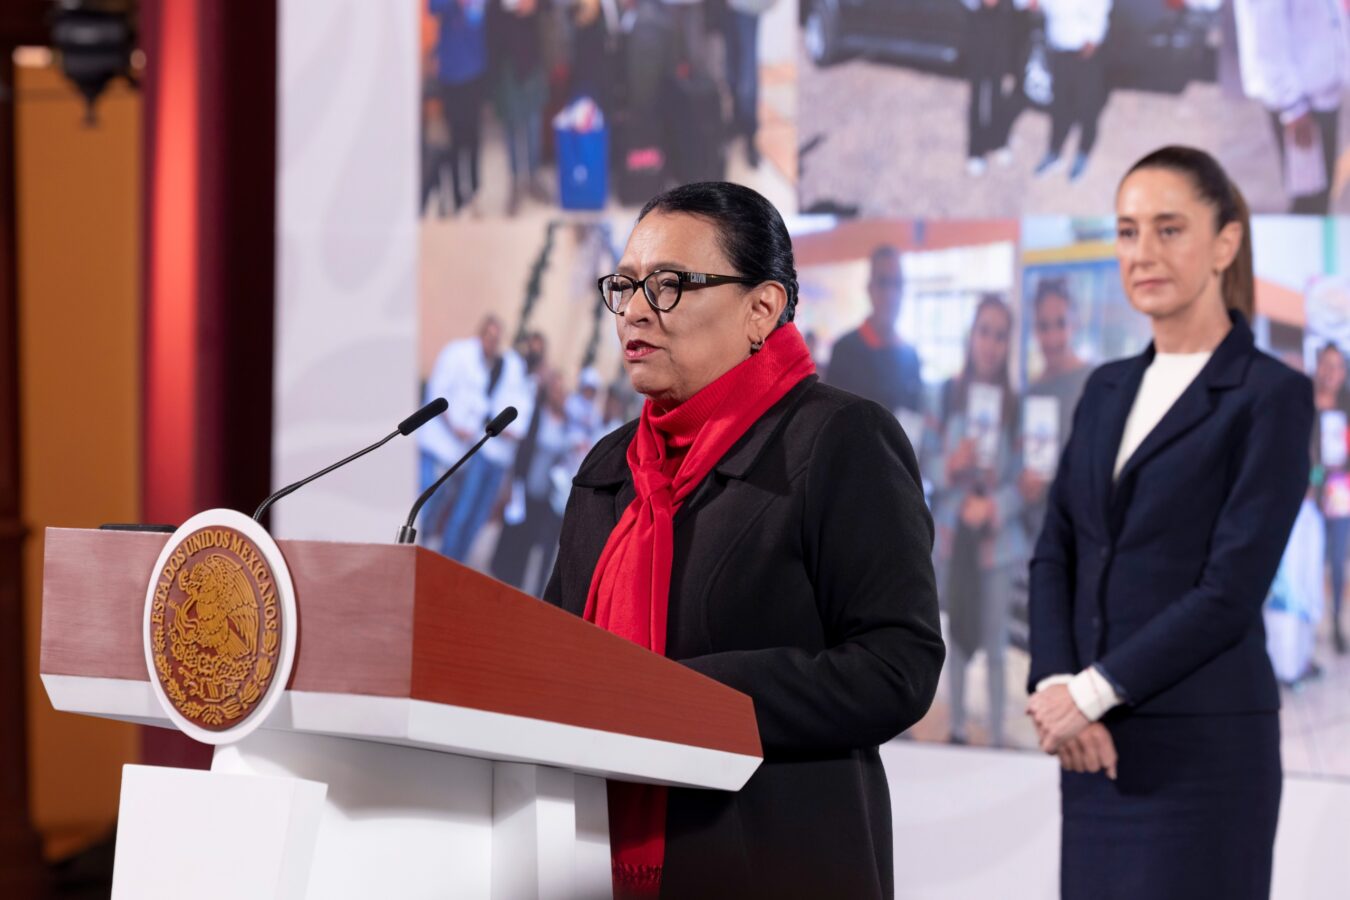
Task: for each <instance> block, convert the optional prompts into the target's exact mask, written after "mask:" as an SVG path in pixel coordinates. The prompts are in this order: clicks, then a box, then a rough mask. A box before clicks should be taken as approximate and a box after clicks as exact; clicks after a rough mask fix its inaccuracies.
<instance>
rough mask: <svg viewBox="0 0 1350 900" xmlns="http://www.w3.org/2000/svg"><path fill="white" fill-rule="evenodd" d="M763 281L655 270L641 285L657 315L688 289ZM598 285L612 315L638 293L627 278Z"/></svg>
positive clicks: (613, 278)
mask: <svg viewBox="0 0 1350 900" xmlns="http://www.w3.org/2000/svg"><path fill="white" fill-rule="evenodd" d="M761 280H762V279H758V278H742V277H741V276H739V275H709V274H708V273H706V272H675V271H672V270H670V269H657V270H656V271H655V272H652V273H651V274H650V275H648V276H647V277H646V278H644V279H642V281H641V282H640V283H641V285H642V293H643V294H645V295H646V296H647V304H648V305H649V306H651V308H652V309H654V310H656V311H657V312H670V311H671V310H672V309H674V308H675V304H677V303H679V302H680V297H682V296H684V291H685V287H686V286H688V288H689V290H698V289H699V288H705V287H715V286H717V285H719V284H759V283H760V281H761ZM596 283H597V284H598V285H599V286H600V300H601V301H602V302H603V303H604V304H605V307H606V308H607V309H608V310H609V311H610V312H612V313H614V315H616V316H621V315H623V314H624V311H625V310H626V309H628V304H629V303H630V302H632V300H633V297H634V295H635V294H637V288H638V284H639V282H638V281H637V279H635V278H629V277H628V276H627V275H618V274H614V275H606V276H605V277H603V278H601V279H600V280H599V281H598V282H596Z"/></svg>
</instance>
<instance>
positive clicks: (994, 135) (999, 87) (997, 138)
mask: <svg viewBox="0 0 1350 900" xmlns="http://www.w3.org/2000/svg"><path fill="white" fill-rule="evenodd" d="M1004 80H1005V79H1004V77H1003V74H1002V73H997V74H995V73H990V72H972V73H971V76H970V109H969V110H968V114H967V116H966V134H967V143H966V156H968V157H970V158H972V159H974V158H976V157H980V156H984V155H985V154H986V153H988V152H990V151H991V150H997V149H998V148H1000V147H1002V146H1003V145H1004V144H1006V143H1007V141H1008V138H1007V131H1008V120H1009V112H1010V110H1011V109H1012V102H1013V98H1011V97H1010V96H1009V95H1008V94H1007V93H1006V92H1005V91H1004V89H1003V82H1004Z"/></svg>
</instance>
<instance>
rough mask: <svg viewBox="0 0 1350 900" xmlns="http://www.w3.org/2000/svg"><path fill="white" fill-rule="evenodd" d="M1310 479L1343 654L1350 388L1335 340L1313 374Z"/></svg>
mask: <svg viewBox="0 0 1350 900" xmlns="http://www.w3.org/2000/svg"><path fill="white" fill-rule="evenodd" d="M1313 403H1314V405H1315V406H1316V408H1317V420H1316V422H1315V423H1314V426H1313V428H1314V430H1313V444H1312V449H1313V484H1314V487H1315V488H1317V487H1320V491H1318V496H1317V500H1318V509H1320V510H1321V512H1322V522H1323V524H1324V527H1325V529H1326V548H1327V563H1328V565H1329V567H1330V569H1331V638H1332V641H1333V642H1334V643H1335V646H1336V653H1337V655H1342V654H1344V653H1345V649H1346V645H1345V633H1344V632H1343V631H1342V630H1341V604H1342V602H1343V600H1344V595H1345V554H1346V550H1347V548H1350V465H1347V460H1346V444H1347V427H1346V423H1347V420H1350V391H1347V390H1346V387H1345V356H1344V355H1343V354H1342V353H1341V350H1340V348H1339V347H1337V346H1336V345H1335V344H1333V343H1328V344H1325V345H1323V347H1322V349H1321V350H1319V351H1318V352H1317V368H1316V370H1314V373H1313Z"/></svg>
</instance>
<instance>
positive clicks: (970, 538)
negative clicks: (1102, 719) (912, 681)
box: [924, 294, 1027, 747]
mask: <svg viewBox="0 0 1350 900" xmlns="http://www.w3.org/2000/svg"><path fill="white" fill-rule="evenodd" d="M1012 331H1013V317H1012V311H1011V310H1010V309H1009V308H1008V304H1007V303H1006V302H1005V301H1004V300H1003V298H1002V297H1000V296H999V295H998V294H985V295H984V296H983V297H982V298H981V299H980V302H979V305H978V306H977V307H976V309H975V318H974V322H973V323H972V325H971V328H970V337H969V340H968V342H967V344H966V362H965V367H964V368H963V369H962V371H961V374H959V375H957V376H956V377H955V378H953V379H951V380H950V381H948V382H947V383H946V384H944V385H943V386H942V395H941V409H940V410H939V412H938V429H937V432H936V433H935V434H933V436H932V437H933V442H934V445H930V447H929V448H928V449H929V452H928V453H926V454H925V456H924V458H925V459H938V460H939V462H938V464H937V465H935V466H933V467H931V468H930V469H929V471H928V472H927V473H926V474H927V475H928V476H929V477H930V478H931V479H932V480H933V521H934V523H935V524H936V526H937V541H936V543H935V545H934V568H935V570H936V572H937V576H938V589H939V591H940V596H941V599H942V602H943V606H944V608H945V609H946V611H947V619H948V626H949V631H950V640H949V642H948V654H949V657H948V658H949V660H950V662H949V664H948V666H947V678H948V682H947V683H948V687H949V689H950V690H951V742H952V743H954V744H965V743H968V742H969V741H970V735H969V734H968V733H967V730H966V719H967V698H966V670H967V669H968V668H969V665H970V662H971V660H972V658H973V657H974V656H975V654H976V653H977V652H980V651H983V652H984V656H985V666H986V671H987V675H988V688H989V693H988V710H989V713H988V716H989V731H988V743H989V744H990V745H992V746H996V747H997V746H1002V745H1003V743H1004V721H1005V707H1006V705H1007V700H1006V695H1007V690H1006V686H1005V685H1006V679H1005V671H1004V668H1005V667H1004V656H1005V650H1006V649H1007V646H1008V614H1009V608H1010V606H1011V595H1012V584H1013V578H1014V576H1015V575H1016V573H1017V571H1018V570H1019V569H1020V568H1021V567H1022V566H1023V565H1025V561H1026V550H1027V547H1026V536H1025V533H1024V532H1023V530H1022V529H1021V528H1020V527H1010V526H1011V524H1012V523H1013V522H1015V521H1017V518H1018V516H1019V515H1020V513H1021V508H1022V503H1021V496H1020V494H1019V492H1018V489H1017V478H1018V474H1019V472H1020V471H1021V463H1020V454H1019V453H1018V452H1017V442H1016V440H1015V438H1014V435H1015V434H1016V433H1017V398H1016V397H1015V396H1014V395H1013V391H1012V379H1011V377H1010V375H1009V368H1010V366H1009V348H1010V347H1011V346H1012Z"/></svg>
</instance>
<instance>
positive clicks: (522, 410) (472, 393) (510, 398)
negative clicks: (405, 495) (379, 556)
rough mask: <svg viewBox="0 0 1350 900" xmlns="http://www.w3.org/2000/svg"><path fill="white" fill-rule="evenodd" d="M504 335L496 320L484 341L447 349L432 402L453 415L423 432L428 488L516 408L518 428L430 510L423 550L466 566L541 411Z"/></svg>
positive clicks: (485, 325) (495, 442) (431, 383)
mask: <svg viewBox="0 0 1350 900" xmlns="http://www.w3.org/2000/svg"><path fill="white" fill-rule="evenodd" d="M502 330H503V329H502V322H501V320H500V319H498V318H497V317H496V316H493V315H489V316H487V317H486V318H484V319H483V322H482V324H481V325H480V326H479V328H478V334H477V336H475V337H469V338H464V339H462V340H457V341H451V342H450V343H448V344H446V345H445V348H444V349H443V350H441V352H440V355H439V356H437V357H436V363H435V365H434V366H433V367H432V370H431V375H430V377H429V378H428V379H427V385H426V396H427V398H428V399H430V398H432V397H444V398H445V399H446V401H447V402H448V403H449V408H448V409H447V410H446V411H445V413H444V414H443V415H441V416H440V417H438V418H437V419H435V420H434V421H432V422H428V423H427V424H426V425H425V426H423V427H422V428H421V430H419V431H418V432H417V441H418V445H419V446H420V448H421V450H422V454H423V457H422V459H423V465H422V484H423V486H424V487H425V486H427V485H430V484H431V482H432V481H434V480H435V479H436V478H438V477H439V476H440V474H441V473H442V472H444V471H445V470H446V469H447V468H448V467H449V466H451V465H453V464H454V463H455V461H456V460H458V459H459V458H460V456H462V455H463V454H464V452H465V451H466V450H468V449H469V447H471V446H472V445H473V443H474V442H475V441H477V440H478V439H479V438H481V437H482V436H483V428H484V427H485V426H486V425H487V423H488V422H489V421H490V420H491V419H492V417H493V416H495V415H496V414H497V413H499V412H501V411H502V410H503V409H504V408H505V407H507V406H514V407H515V408H516V412H517V417H516V419H517V427H515V428H512V427H508V428H507V429H506V430H505V431H503V432H502V433H501V434H500V435H498V436H497V437H496V438H494V439H492V440H491V441H488V442H487V444H485V445H484V446H483V449H482V450H480V451H479V452H478V453H477V454H476V455H475V456H474V458H473V459H471V460H470V461H469V462H468V463H467V464H465V466H464V468H463V469H461V470H460V471H458V472H456V473H455V475H454V476H453V477H452V478H451V479H450V481H449V482H447V483H446V484H444V485H442V487H441V489H440V490H439V491H437V492H436V493H435V494H434V495H433V496H432V499H431V500H430V501H429V502H428V503H427V505H426V507H425V508H424V510H423V513H422V529H421V536H422V540H423V542H424V543H425V544H426V545H427V546H429V547H434V548H436V549H439V550H440V552H441V553H443V554H445V555H446V556H448V557H450V558H451V559H456V560H459V561H461V562H462V561H464V559H465V558H466V557H467V556H468V552H469V547H470V545H471V544H472V543H473V539H474V538H475V537H476V536H477V534H478V531H479V529H481V528H482V527H483V524H484V523H485V522H486V521H487V517H488V514H489V513H490V512H491V511H492V505H493V503H494V502H495V501H496V499H497V494H498V492H499V491H500V490H501V486H502V482H503V481H504V480H505V478H506V473H507V472H508V471H510V469H511V463H512V461H513V460H514V459H515V454H516V448H517V446H518V444H519V443H520V437H521V434H522V433H523V429H521V428H519V423H520V422H529V421H530V416H531V415H533V411H534V387H533V385H532V384H531V381H530V378H529V375H528V374H527V372H526V369H525V361H524V360H522V359H521V357H520V354H518V353H516V352H515V351H514V350H512V349H510V348H509V347H504V346H503V341H502Z"/></svg>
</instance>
